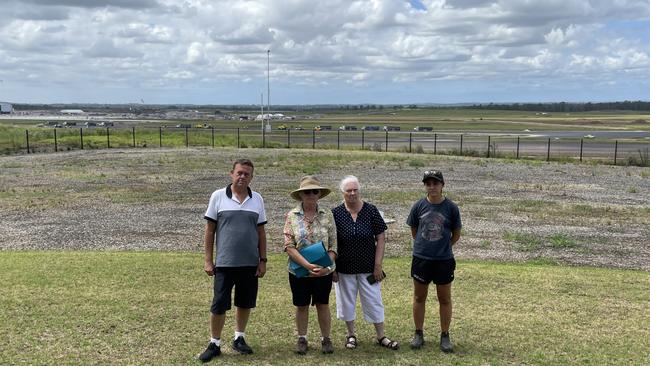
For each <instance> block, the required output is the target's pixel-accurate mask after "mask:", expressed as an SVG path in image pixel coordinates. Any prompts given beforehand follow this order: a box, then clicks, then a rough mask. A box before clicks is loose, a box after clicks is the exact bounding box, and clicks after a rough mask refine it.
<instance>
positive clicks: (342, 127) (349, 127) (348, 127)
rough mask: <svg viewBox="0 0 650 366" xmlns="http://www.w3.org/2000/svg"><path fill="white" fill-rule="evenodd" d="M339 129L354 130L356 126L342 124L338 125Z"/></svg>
mask: <svg viewBox="0 0 650 366" xmlns="http://www.w3.org/2000/svg"><path fill="white" fill-rule="evenodd" d="M339 130H341V131H356V130H357V126H346V125H343V126H340V127H339Z"/></svg>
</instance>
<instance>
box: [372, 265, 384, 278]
mask: <svg viewBox="0 0 650 366" xmlns="http://www.w3.org/2000/svg"><path fill="white" fill-rule="evenodd" d="M383 272H384V271H382V269H381V265H375V270H374V271H373V272H372V275H373V276H374V277H375V281H377V282H380V281H381V280H383V279H384V273H383Z"/></svg>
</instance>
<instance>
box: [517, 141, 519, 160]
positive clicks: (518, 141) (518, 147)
mask: <svg viewBox="0 0 650 366" xmlns="http://www.w3.org/2000/svg"><path fill="white" fill-rule="evenodd" d="M517 159H519V136H517Z"/></svg>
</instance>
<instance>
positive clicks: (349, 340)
mask: <svg viewBox="0 0 650 366" xmlns="http://www.w3.org/2000/svg"><path fill="white" fill-rule="evenodd" d="M345 348H347V349H355V348H357V337H356V336H353V335H351V336H347V337H345Z"/></svg>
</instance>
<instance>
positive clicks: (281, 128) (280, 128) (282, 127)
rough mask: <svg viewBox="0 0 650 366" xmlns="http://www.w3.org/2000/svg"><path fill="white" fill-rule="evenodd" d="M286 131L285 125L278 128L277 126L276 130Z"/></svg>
mask: <svg viewBox="0 0 650 366" xmlns="http://www.w3.org/2000/svg"><path fill="white" fill-rule="evenodd" d="M286 129H287V126H286V125H279V126H278V130H282V131H284V130H286Z"/></svg>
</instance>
